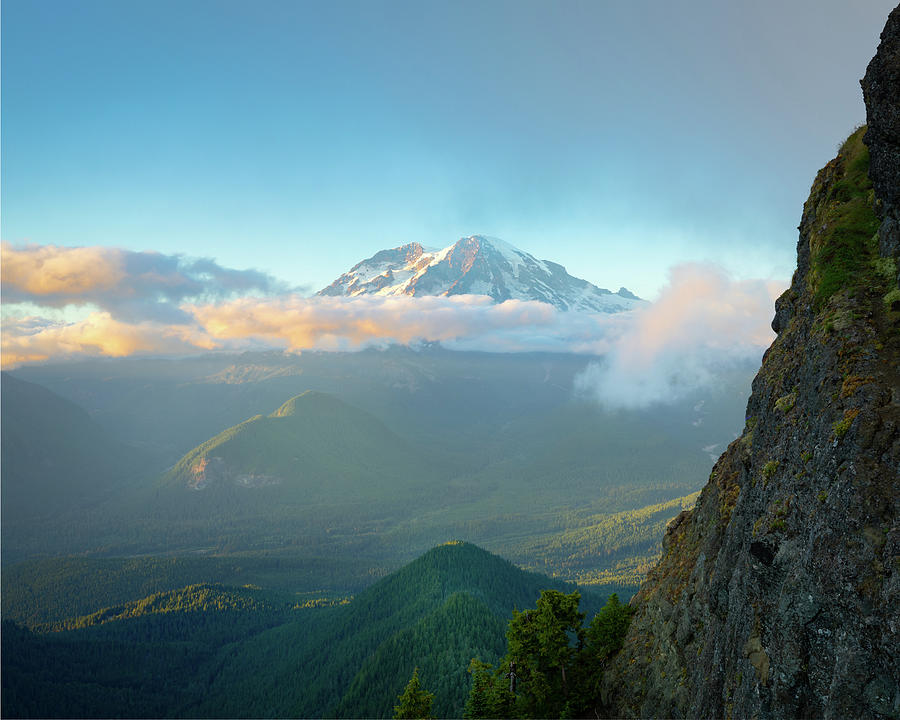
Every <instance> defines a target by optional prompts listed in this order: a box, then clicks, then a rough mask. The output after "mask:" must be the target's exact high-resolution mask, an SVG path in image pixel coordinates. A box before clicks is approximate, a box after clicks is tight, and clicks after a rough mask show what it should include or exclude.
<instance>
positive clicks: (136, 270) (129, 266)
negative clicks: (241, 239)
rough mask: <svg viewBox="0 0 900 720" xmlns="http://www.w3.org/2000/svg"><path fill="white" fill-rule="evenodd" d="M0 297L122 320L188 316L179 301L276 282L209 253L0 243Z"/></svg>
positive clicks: (267, 288) (263, 289)
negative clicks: (195, 254) (100, 312)
mask: <svg viewBox="0 0 900 720" xmlns="http://www.w3.org/2000/svg"><path fill="white" fill-rule="evenodd" d="M0 252H2V260H3V263H2V272H0V297H2V301H3V303H5V304H8V303H22V302H30V303H33V304H36V305H41V306H44V307H53V308H62V307H66V306H85V305H90V306H93V307H97V308H100V309H101V310H105V311H107V312H109V313H110V314H112V315H115V316H116V317H118V318H121V319H123V320H130V321H135V322H141V321H147V320H156V321H161V322H169V323H179V322H180V323H187V322H190V316H188V315H186V314H185V313H184V312H183V310H181V308H180V307H179V304H180V303H182V302H184V301H187V300H190V299H206V300H215V299H222V298H229V297H234V296H235V295H244V294H247V293H250V292H253V291H256V292H258V293H262V294H264V295H269V294H272V293H276V292H283V291H285V290H286V286H285V285H284V283H281V282H279V281H277V280H276V279H275V278H273V277H271V276H270V275H267V274H265V273H262V272H259V271H258V270H232V269H229V268H224V267H222V266H220V265H219V264H218V263H216V262H215V261H214V260H212V259H210V258H193V259H188V258H185V257H183V256H181V255H163V254H162V253H157V252H134V251H131V250H123V249H120V248H109V247H60V246H56V245H25V246H21V247H15V246H13V245H11V244H9V243H6V242H4V243H3V244H2V249H0Z"/></svg>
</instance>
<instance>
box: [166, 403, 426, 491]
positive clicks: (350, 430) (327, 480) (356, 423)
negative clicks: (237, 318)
mask: <svg viewBox="0 0 900 720" xmlns="http://www.w3.org/2000/svg"><path fill="white" fill-rule="evenodd" d="M433 477H434V473H433V469H432V468H430V467H429V463H428V461H427V458H425V457H424V455H421V454H420V453H419V452H418V450H417V449H416V448H415V447H414V446H412V445H411V444H410V443H408V442H406V441H405V440H404V439H402V438H400V437H399V436H397V435H395V434H394V433H392V432H391V431H390V430H389V429H388V428H387V427H386V426H385V425H384V424H383V423H382V422H381V421H379V420H377V419H376V418H374V417H373V416H372V415H369V414H368V413H366V412H363V411H361V410H357V409H355V408H353V407H351V406H349V405H347V404H346V403H344V402H343V401H341V400H339V399H337V398H336V397H334V396H332V395H328V394H325V393H319V392H312V391H307V392H305V393H303V394H301V395H298V396H296V397H294V398H291V399H290V400H288V401H287V402H286V403H284V405H282V406H281V407H280V408H278V409H277V410H276V411H275V412H273V413H272V414H271V415H268V416H261V415H257V416H255V417H252V418H250V419H249V420H247V421H245V422H243V423H241V424H240V425H236V426H234V427H231V428H229V429H227V430H225V431H224V432H221V433H219V434H218V435H216V436H215V437H214V438H212V439H210V440H208V441H207V442H205V443H203V444H202V445H200V446H199V447H197V448H195V449H194V450H192V451H191V452H189V453H188V454H187V455H185V456H184V457H183V458H182V459H181V461H180V462H179V463H178V464H177V465H176V466H175V467H174V469H173V470H172V471H171V472H170V473H168V474H167V476H166V478H165V484H166V485H167V486H168V487H169V489H170V490H174V489H180V490H183V491H185V492H191V493H197V494H203V493H216V492H220V491H224V490H230V491H232V492H233V491H235V490H239V491H243V492H244V493H245V495H247V496H248V498H249V497H250V495H251V494H253V493H262V494H265V495H266V496H268V497H272V498H275V497H278V498H281V499H290V500H297V501H303V502H305V503H310V502H318V501H329V502H351V503H352V502H355V501H358V500H361V499H386V498H387V497H388V496H389V495H390V496H392V497H393V496H394V493H397V492H398V491H402V490H407V489H411V488H415V487H421V486H422V485H423V483H424V484H427V483H428V481H430V480H431V479H432V478H433Z"/></svg>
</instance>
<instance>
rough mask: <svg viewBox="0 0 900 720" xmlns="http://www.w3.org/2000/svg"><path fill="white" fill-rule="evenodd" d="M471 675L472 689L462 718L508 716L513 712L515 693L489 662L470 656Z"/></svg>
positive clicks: (473, 719)
mask: <svg viewBox="0 0 900 720" xmlns="http://www.w3.org/2000/svg"><path fill="white" fill-rule="evenodd" d="M469 673H470V674H471V675H472V689H471V690H470V691H469V699H468V700H466V707H465V710H463V717H464V718H471V719H472V720H475V719H476V718H509V717H512V714H513V705H514V703H515V699H516V698H515V695H513V694H512V692H511V691H510V690H509V683H508V682H506V680H507V679H506V678H505V677H501V676H500V675H499V673H498V672H495V671H494V668H493V666H492V665H491V664H490V663H485V662H481V661H480V660H479V659H478V658H472V662H471V663H469Z"/></svg>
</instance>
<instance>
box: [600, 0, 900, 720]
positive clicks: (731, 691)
mask: <svg viewBox="0 0 900 720" xmlns="http://www.w3.org/2000/svg"><path fill="white" fill-rule="evenodd" d="M898 82H900V9H897V10H894V12H893V13H892V14H891V16H890V18H889V20H888V23H887V26H886V27H885V30H884V33H883V34H882V42H881V44H880V45H879V49H878V53H877V54H876V56H875V58H874V59H873V60H872V63H871V64H870V66H869V69H868V72H867V73H866V76H865V78H864V80H863V89H864V97H865V100H866V105H867V115H868V121H869V125H868V130H867V129H866V128H860V129H859V130H857V131H856V132H854V133H853V134H852V135H851V136H850V137H849V138H848V139H847V141H846V142H845V143H844V145H843V146H842V147H841V149H840V152H839V154H838V156H837V157H836V158H835V159H834V160H832V161H831V162H829V163H828V164H827V165H826V166H825V167H824V168H823V169H822V170H821V171H820V172H819V174H818V176H817V177H816V179H815V182H814V183H813V186H812V190H811V192H810V196H809V199H808V200H807V202H806V204H805V206H804V208H803V216H802V221H801V224H800V228H799V230H800V238H799V242H798V244H797V270H796V272H795V273H794V277H793V281H792V283H791V287H790V288H789V289H788V290H787V291H786V292H785V293H784V295H782V296H781V298H779V299H778V301H777V303H776V313H775V319H774V321H773V323H772V325H773V328H774V329H775V331H776V332H777V333H778V337H777V338H776V340H775V341H774V343H773V344H772V346H771V347H770V348H769V350H768V351H767V353H766V355H765V357H764V359H763V363H762V367H761V369H760V371H759V374H758V375H757V377H756V379H755V380H754V383H753V392H752V395H751V397H750V400H749V402H748V404H747V416H746V426H745V429H744V431H743V434H742V435H741V437H740V438H738V439H737V440H735V441H734V442H733V443H732V444H731V446H730V447H729V448H728V450H727V451H726V452H725V453H724V454H723V455H722V457H721V458H719V460H718V462H717V463H716V464H715V467H714V468H713V471H712V474H711V476H710V478H709V483H708V484H707V485H706V487H705V488H704V490H703V492H702V493H701V496H700V499H699V500H698V502H697V505H696V506H695V508H694V509H693V510H691V511H688V512H684V513H682V514H681V515H680V516H679V517H678V518H676V520H675V521H673V522H672V524H671V525H670V526H669V528H668V530H667V532H666V536H665V540H664V552H663V557H662V559H661V561H660V563H659V565H658V566H657V567H656V568H655V569H654V570H653V571H652V572H651V573H650V574H649V576H648V578H647V580H646V581H645V582H644V584H643V585H642V587H641V590H640V592H639V593H638V594H637V595H636V596H635V598H634V600H633V605H634V607H635V608H636V615H635V619H634V621H633V623H632V626H631V628H630V630H629V633H628V637H627V639H626V643H625V647H624V648H623V649H622V651H621V652H620V653H619V655H618V656H617V657H616V658H615V660H614V661H613V664H612V667H611V669H610V670H609V672H608V673H607V674H606V677H605V682H604V687H605V691H604V697H603V698H602V699H603V702H604V707H605V710H606V712H607V713H608V715H609V716H611V717H734V718H793V717H817V718H850V717H853V718H884V717H890V718H898V717H900V524H898V516H900V514H898V505H900V290H898V284H897V283H898V280H897V278H898V263H897V259H898V255H900V242H898V234H900V233H898V229H900V225H898V218H900V213H898V209H900V152H898V151H900V142H898V139H900V87H898ZM870 177H871V179H870Z"/></svg>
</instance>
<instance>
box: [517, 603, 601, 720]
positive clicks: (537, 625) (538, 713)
mask: <svg viewBox="0 0 900 720" xmlns="http://www.w3.org/2000/svg"><path fill="white" fill-rule="evenodd" d="M580 600H581V594H580V593H579V592H577V591H575V592H573V593H571V594H569V595H566V594H564V593H561V592H559V591H558V590H544V591H543V592H541V596H540V597H539V598H538V601H537V610H526V611H525V612H518V611H516V610H514V611H513V618H512V620H510V623H509V629H508V630H507V631H506V639H507V654H506V657H505V658H504V660H503V662H502V663H501V666H500V667H501V671H503V672H504V674H506V673H510V672H513V671H514V672H515V673H516V675H517V676H518V682H517V686H518V692H517V698H516V712H517V714H519V715H521V716H522V717H544V718H546V717H559V715H560V713H561V712H562V710H563V708H564V707H565V705H566V701H567V699H568V695H569V691H570V689H571V682H570V680H571V678H569V677H568V675H567V673H568V672H569V668H570V667H571V666H572V665H573V663H574V660H575V657H576V655H577V653H578V651H579V649H580V647H581V645H582V641H583V635H584V630H583V628H582V621H583V620H584V613H581V612H578V603H579V601H580ZM513 663H515V668H514V669H513V667H512V665H513Z"/></svg>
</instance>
